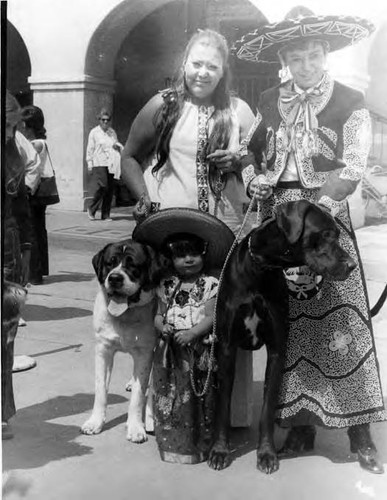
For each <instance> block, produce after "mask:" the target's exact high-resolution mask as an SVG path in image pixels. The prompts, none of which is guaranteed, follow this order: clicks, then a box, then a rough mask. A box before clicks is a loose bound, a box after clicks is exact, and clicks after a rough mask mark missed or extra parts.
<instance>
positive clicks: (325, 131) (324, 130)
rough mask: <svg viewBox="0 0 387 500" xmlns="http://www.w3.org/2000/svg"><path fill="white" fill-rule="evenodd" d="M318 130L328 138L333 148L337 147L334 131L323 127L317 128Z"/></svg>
mask: <svg viewBox="0 0 387 500" xmlns="http://www.w3.org/2000/svg"><path fill="white" fill-rule="evenodd" d="M319 130H321V132H322V133H323V134H324V135H326V136H327V137H328V139H329V140H330V141H331V142H332V143H333V144H334V146H336V145H337V134H336V132H335V131H334V130H332V129H330V128H328V127H324V126H322V127H319Z"/></svg>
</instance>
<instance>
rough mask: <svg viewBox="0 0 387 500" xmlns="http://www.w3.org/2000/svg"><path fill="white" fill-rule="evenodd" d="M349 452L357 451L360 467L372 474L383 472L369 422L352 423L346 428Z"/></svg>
mask: <svg viewBox="0 0 387 500" xmlns="http://www.w3.org/2000/svg"><path fill="white" fill-rule="evenodd" d="M348 436H349V441H350V444H351V452H352V453H357V459H358V461H359V464H360V467H362V468H363V469H365V470H368V471H369V472H372V473H373V474H383V473H384V467H383V464H382V463H381V461H380V460H379V457H378V452H377V451H376V446H375V445H374V443H373V441H372V438H371V432H370V426H369V424H362V425H354V426H352V427H350V428H349V429H348Z"/></svg>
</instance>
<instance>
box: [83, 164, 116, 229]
mask: <svg viewBox="0 0 387 500" xmlns="http://www.w3.org/2000/svg"><path fill="white" fill-rule="evenodd" d="M92 181H93V188H94V196H93V199H92V201H91V203H90V205H89V210H90V212H91V213H92V214H93V215H95V213H96V211H97V210H99V208H100V207H101V219H107V218H108V217H110V208H111V205H112V200H113V190H114V176H113V174H109V171H108V169H107V167H94V168H93V171H92Z"/></svg>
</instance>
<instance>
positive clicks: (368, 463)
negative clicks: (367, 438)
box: [357, 446, 384, 474]
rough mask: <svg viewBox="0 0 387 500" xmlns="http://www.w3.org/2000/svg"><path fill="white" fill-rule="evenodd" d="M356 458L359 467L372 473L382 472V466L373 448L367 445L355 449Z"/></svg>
mask: <svg viewBox="0 0 387 500" xmlns="http://www.w3.org/2000/svg"><path fill="white" fill-rule="evenodd" d="M357 459H358V460H359V464H360V467H362V468H363V469H365V470H368V472H372V473H373V474H384V467H383V464H382V463H381V461H380V460H379V457H378V452H377V451H376V449H375V448H371V447H370V446H368V447H367V448H362V449H358V450H357Z"/></svg>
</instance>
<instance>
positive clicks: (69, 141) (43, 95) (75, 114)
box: [29, 75, 115, 211]
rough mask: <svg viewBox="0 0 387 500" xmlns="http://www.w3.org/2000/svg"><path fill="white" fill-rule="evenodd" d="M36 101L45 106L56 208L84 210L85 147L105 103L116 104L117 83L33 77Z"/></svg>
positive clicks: (30, 80) (30, 81) (86, 193)
mask: <svg viewBox="0 0 387 500" xmlns="http://www.w3.org/2000/svg"><path fill="white" fill-rule="evenodd" d="M29 83H30V85H31V90H32V91H33V96H34V97H33V101H34V104H35V105H36V106H39V107H40V108H42V110H43V113H44V116H45V122H46V129H47V142H48V144H49V150H50V156H51V159H52V162H53V166H54V169H55V172H56V177H57V184H58V190H59V195H60V199H61V201H60V203H59V204H58V205H54V206H53V208H57V209H63V210H78V211H79V210H84V208H85V200H86V199H87V198H88V185H87V184H88V177H87V168H86V161H85V151H86V145H87V138H88V134H89V131H90V130H91V129H92V128H93V127H94V126H95V125H96V123H97V121H96V114H97V113H98V111H99V109H100V108H101V107H102V106H106V107H108V108H112V96H113V91H114V86H115V83H114V82H113V81H105V80H100V79H97V78H92V77H88V76H84V75H83V76H81V77H79V78H77V77H74V78H67V79H66V78H61V79H60V81H59V80H53V79H45V80H43V79H35V78H34V77H33V76H32V77H31V78H30V79H29Z"/></svg>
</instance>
